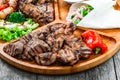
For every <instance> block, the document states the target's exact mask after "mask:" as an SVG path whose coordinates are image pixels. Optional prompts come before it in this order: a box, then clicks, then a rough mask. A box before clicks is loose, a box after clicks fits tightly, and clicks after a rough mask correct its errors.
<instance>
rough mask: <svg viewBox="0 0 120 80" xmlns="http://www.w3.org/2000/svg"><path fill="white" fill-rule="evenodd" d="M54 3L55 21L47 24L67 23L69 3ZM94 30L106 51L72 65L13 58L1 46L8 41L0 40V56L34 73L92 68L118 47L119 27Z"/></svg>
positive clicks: (53, 72) (68, 72)
mask: <svg viewBox="0 0 120 80" xmlns="http://www.w3.org/2000/svg"><path fill="white" fill-rule="evenodd" d="M54 5H55V21H53V22H52V23H49V24H47V25H51V24H54V23H63V24H67V23H66V21H65V19H66V16H67V13H68V10H69V7H70V4H68V3H65V2H63V0H55V2H54ZM47 25H45V26H43V27H41V28H38V29H36V30H34V31H33V32H36V31H38V30H40V29H42V28H44V27H46V26H47ZM85 30H88V29H87V28H80V27H79V29H77V30H76V31H75V32H74V34H75V35H76V36H80V34H81V33H82V32H84V31H85ZM96 31H97V32H98V33H99V34H100V35H101V37H102V39H103V41H104V43H106V44H107V46H108V51H107V52H106V53H104V54H99V55H91V57H90V58H89V59H87V60H80V61H79V62H78V63H77V64H75V65H73V66H58V65H52V66H40V65H37V64H35V63H34V62H26V61H21V60H18V59H15V58H13V57H11V56H9V55H7V54H6V53H5V52H4V51H3V47H4V46H5V45H7V44H8V43H9V42H3V41H1V44H0V57H1V58H2V59H3V60H5V61H6V62H8V63H9V64H11V65H13V66H15V67H17V68H20V69H22V70H26V71H29V72H34V73H40V74H50V75H58V74H71V73H76V72H80V71H83V70H87V69H90V68H93V67H95V66H97V65H99V64H101V63H103V62H105V61H106V60H108V59H109V58H111V57H112V56H113V55H114V54H115V53H116V52H117V51H118V50H119V49H120V29H106V30H96ZM14 41H16V40H14ZM14 41H12V42H14Z"/></svg>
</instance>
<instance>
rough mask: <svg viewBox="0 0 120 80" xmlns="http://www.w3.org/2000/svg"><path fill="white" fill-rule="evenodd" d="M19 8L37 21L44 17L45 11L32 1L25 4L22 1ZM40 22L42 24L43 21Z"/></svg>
mask: <svg viewBox="0 0 120 80" xmlns="http://www.w3.org/2000/svg"><path fill="white" fill-rule="evenodd" d="M19 9H20V11H21V12H23V13H24V14H26V15H27V16H29V17H33V18H34V20H35V21H36V22H37V21H38V22H39V21H40V19H44V18H43V17H44V13H43V12H42V11H41V10H40V9H39V8H37V7H36V6H35V5H33V4H31V3H28V4H25V3H23V2H20V4H19ZM40 24H42V23H40Z"/></svg>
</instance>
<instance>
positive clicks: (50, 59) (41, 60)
mask: <svg viewBox="0 0 120 80" xmlns="http://www.w3.org/2000/svg"><path fill="white" fill-rule="evenodd" d="M56 57H57V54H56V53H53V52H46V53H42V54H38V55H37V56H36V57H35V60H36V62H37V63H38V64H40V65H50V64H52V63H54V62H55V61H56Z"/></svg>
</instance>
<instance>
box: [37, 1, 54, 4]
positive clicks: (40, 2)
mask: <svg viewBox="0 0 120 80" xmlns="http://www.w3.org/2000/svg"><path fill="white" fill-rule="evenodd" d="M53 1H54V0H38V3H39V4H42V3H53Z"/></svg>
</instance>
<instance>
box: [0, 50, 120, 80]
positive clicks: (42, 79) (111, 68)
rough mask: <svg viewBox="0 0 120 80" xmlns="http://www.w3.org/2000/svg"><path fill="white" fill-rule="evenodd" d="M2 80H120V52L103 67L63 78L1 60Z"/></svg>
mask: <svg viewBox="0 0 120 80" xmlns="http://www.w3.org/2000/svg"><path fill="white" fill-rule="evenodd" d="M0 80H120V50H119V51H118V52H117V53H116V55H115V56H114V57H113V58H111V59H110V60H108V61H107V62H105V63H103V64H102V65H99V66H97V67H95V68H93V69H90V70H87V71H84V72H79V73H76V74H71V75H63V76H48V75H40V74H34V73H29V72H25V71H23V70H20V69H17V68H15V67H13V66H11V65H9V64H7V63H6V62H5V61H3V60H1V59H0Z"/></svg>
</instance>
